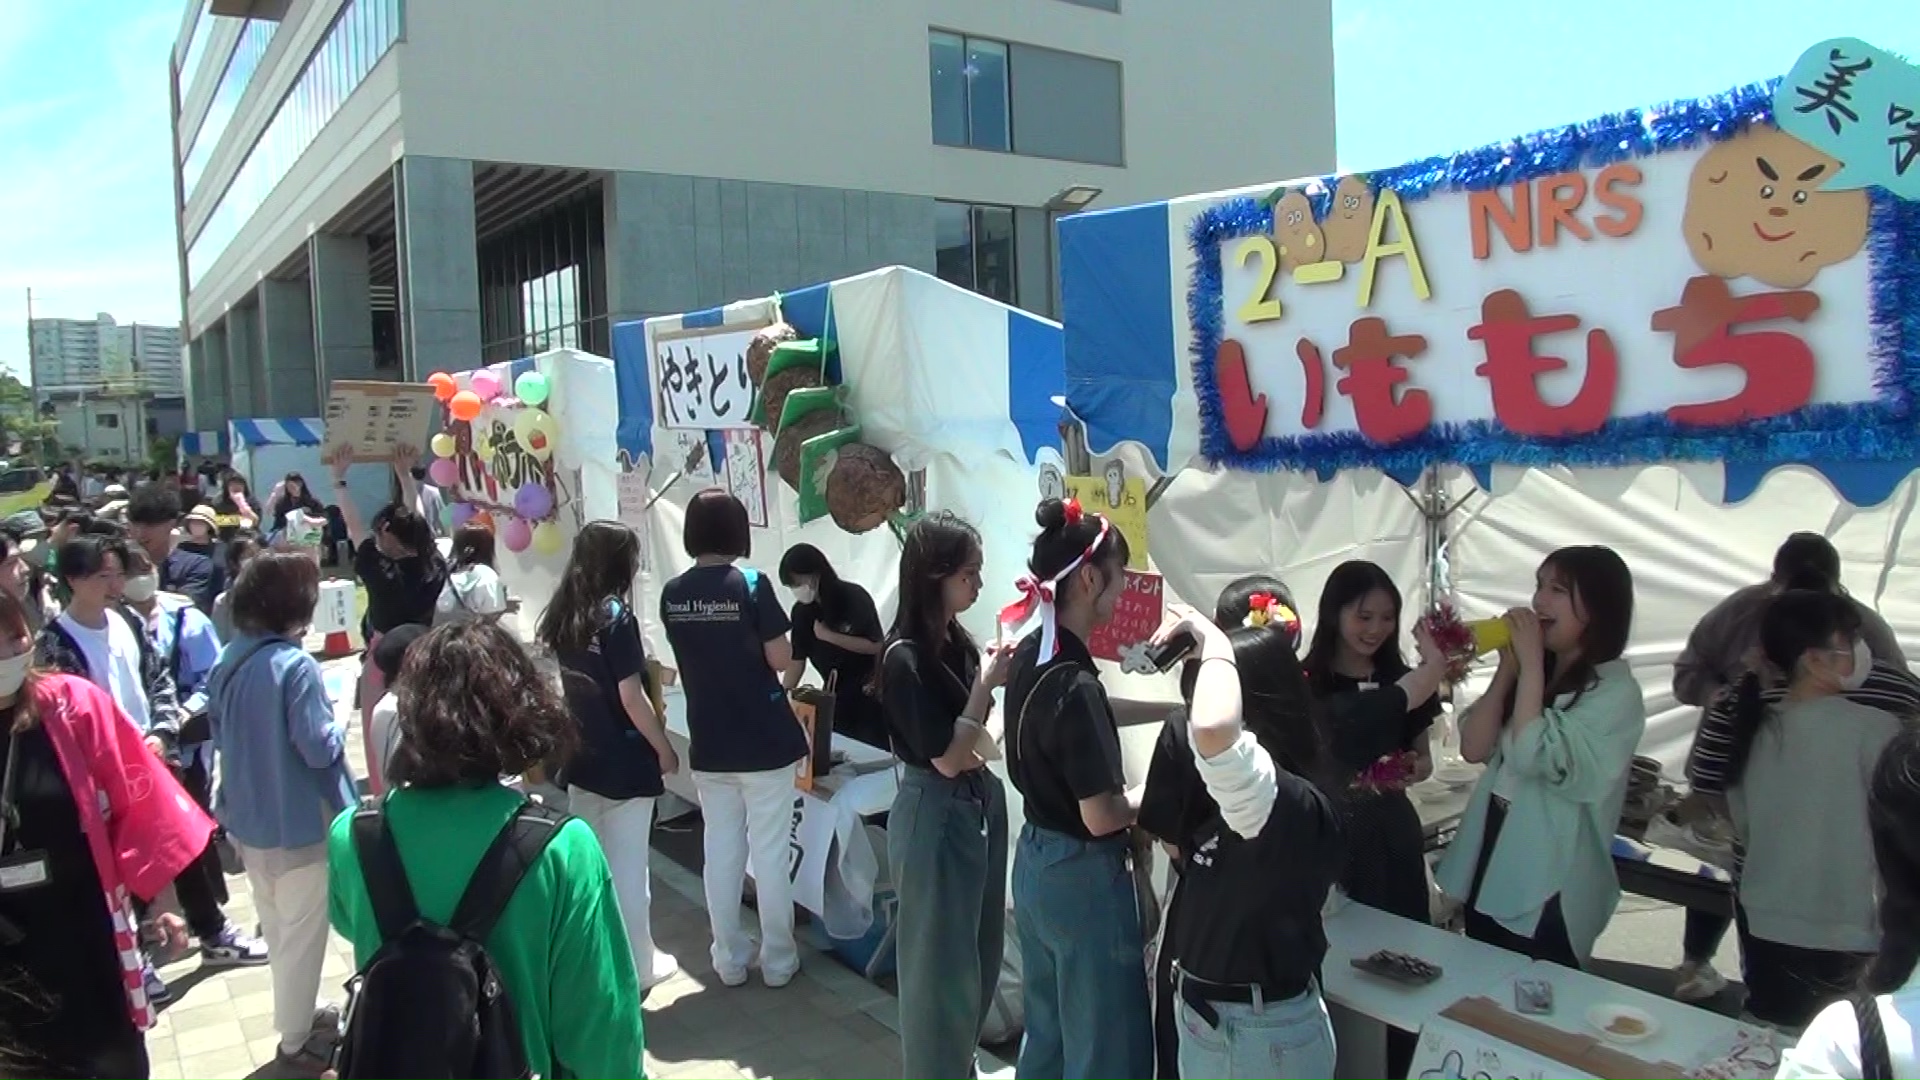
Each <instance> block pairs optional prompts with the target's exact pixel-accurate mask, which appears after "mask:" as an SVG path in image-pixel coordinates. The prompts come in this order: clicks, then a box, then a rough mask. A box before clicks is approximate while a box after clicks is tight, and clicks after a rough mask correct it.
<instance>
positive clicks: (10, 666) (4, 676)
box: [0, 649, 33, 697]
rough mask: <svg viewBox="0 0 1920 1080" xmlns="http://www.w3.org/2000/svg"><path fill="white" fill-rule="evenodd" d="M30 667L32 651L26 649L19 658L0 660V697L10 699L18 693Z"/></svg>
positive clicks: (12, 657) (11, 657) (31, 664)
mask: <svg viewBox="0 0 1920 1080" xmlns="http://www.w3.org/2000/svg"><path fill="white" fill-rule="evenodd" d="M32 666H33V650H32V649H28V650H27V651H26V652H23V653H21V654H20V655H19V656H10V657H8V658H7V659H5V660H0V697H11V696H12V695H14V694H17V693H19V692H20V686H21V684H22V683H24V682H26V681H27V669H28V668H30V667H32Z"/></svg>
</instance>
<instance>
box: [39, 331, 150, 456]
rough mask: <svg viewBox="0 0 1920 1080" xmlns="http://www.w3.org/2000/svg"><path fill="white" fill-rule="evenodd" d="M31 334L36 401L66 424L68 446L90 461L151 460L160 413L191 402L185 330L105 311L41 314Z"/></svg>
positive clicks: (62, 440)
mask: <svg viewBox="0 0 1920 1080" xmlns="http://www.w3.org/2000/svg"><path fill="white" fill-rule="evenodd" d="M27 333H28V341H29V360H30V366H31V372H32V376H33V393H34V401H35V402H36V403H37V404H38V406H39V408H40V411H41V413H42V415H45V416H49V417H52V418H54V419H57V420H58V421H59V422H60V432H59V437H60V443H61V445H62V446H63V447H69V448H72V449H73V450H75V451H78V452H79V453H81V454H83V455H84V456H86V457H89V458H105V459H112V460H125V461H137V460H140V459H142V458H144V457H145V456H146V453H147V445H148V441H149V439H150V438H151V437H152V436H154V435H156V434H159V433H160V432H158V431H157V430H155V427H154V425H155V422H156V418H158V417H161V416H165V415H167V414H169V413H177V412H178V411H179V409H180V403H181V402H182V401H183V399H184V395H185V386H184V379H183V378H182V375H181V370H180V369H181V350H180V328H179V327H178V326H150V325H147V324H144V323H124V324H123V323H119V322H116V321H115V320H114V318H113V316H111V315H107V314H104V313H103V314H101V315H99V316H97V317H95V318H92V319H34V320H33V321H32V324H31V325H30V326H29V327H28V332H27ZM169 426H179V425H177V424H176V425H169Z"/></svg>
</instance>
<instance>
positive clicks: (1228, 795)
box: [1193, 731, 1279, 840]
mask: <svg viewBox="0 0 1920 1080" xmlns="http://www.w3.org/2000/svg"><path fill="white" fill-rule="evenodd" d="M1193 764H1194V767H1195V768H1197V769H1198V770H1199V772H1200V779H1201V780H1202V781H1203V782H1205V783H1206V785H1207V794H1209V795H1212V796H1213V801H1214V802H1216V803H1219V804H1220V816H1221V817H1222V818H1224V819H1225V820H1226V823H1227V828H1229V829H1232V830H1233V831H1234V832H1235V833H1236V834H1237V835H1239V836H1240V837H1241V838H1242V839H1249V840H1250V839H1252V838H1253V837H1256V836H1258V835H1260V830H1261V829H1264V828H1266V827H1267V817H1268V816H1269V815H1271V814H1272V813H1273V800H1274V797H1275V795H1276V794H1277V793H1278V791H1279V785H1278V784H1277V783H1276V782H1275V780H1274V764H1273V758H1272V757H1270V756H1268V754H1267V751H1266V748H1265V747H1263V746H1261V745H1260V740H1258V739H1256V738H1254V737H1253V734H1252V733H1251V732H1247V731H1242V732H1241V733H1240V737H1239V738H1238V739H1236V740H1234V743H1233V745H1232V746H1229V747H1227V748H1226V749H1225V750H1222V751H1221V752H1220V753H1218V754H1215V755H1214V756H1213V757H1210V758H1208V757H1202V756H1200V754H1199V753H1197V752H1196V753H1195V754H1194V755H1193Z"/></svg>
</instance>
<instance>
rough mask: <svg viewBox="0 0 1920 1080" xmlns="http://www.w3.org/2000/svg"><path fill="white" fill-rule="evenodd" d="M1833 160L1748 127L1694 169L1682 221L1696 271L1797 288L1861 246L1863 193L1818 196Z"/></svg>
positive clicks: (1775, 133)
mask: <svg viewBox="0 0 1920 1080" xmlns="http://www.w3.org/2000/svg"><path fill="white" fill-rule="evenodd" d="M1839 171H1840V162H1839V161H1838V160H1836V159H1834V158H1833V157H1831V156H1829V155H1827V154H1826V153H1824V152H1822V151H1820V150H1817V149H1815V148H1813V147H1811V146H1808V145H1807V144H1806V143H1804V142H1801V141H1800V140H1799V139H1796V138H1794V137H1793V136H1792V135H1789V134H1787V133H1786V132H1784V131H1781V130H1779V129H1778V128H1772V127H1761V126H1755V127H1752V128H1749V129H1747V130H1746V131H1744V132H1742V133H1741V134H1739V135H1735V136H1734V137H1733V138H1731V139H1728V140H1727V141H1725V142H1723V143H1719V144H1718V145H1716V146H1714V147H1713V148H1712V149H1711V150H1708V151H1707V152H1706V153H1705V154H1703V155H1701V157H1700V161H1699V163H1698V164H1696V165H1695V166H1694V167H1693V177H1692V179H1691V180H1690V181H1688V184H1687V212H1686V216H1685V218H1684V219H1683V220H1682V222H1681V229H1682V231H1683V232H1685V234H1686V238H1687V250H1689V251H1691V252H1692V253H1693V261H1694V262H1696V263H1699V264H1700V269H1702V270H1705V271H1707V272H1708V273H1710V274H1718V275H1719V276H1721V277H1723V278H1735V277H1741V276H1746V277H1751V278H1755V279H1757V280H1759V281H1761V282H1764V283H1766V284H1768V285H1771V286H1773V287H1775V288H1778V289H1798V288H1800V287H1802V286H1804V285H1806V284H1807V283H1808V282H1810V281H1812V280H1813V278H1814V275H1816V274H1818V273H1819V272H1820V268H1821V267H1823V266H1832V265H1833V264H1835V263H1840V262H1845V261H1846V260H1848V259H1850V258H1852V257H1853V256H1854V255H1855V254H1857V253H1858V252H1859V251H1860V248H1861V245H1863V244H1865V243H1866V240H1867V193H1866V192H1865V191H1864V190H1853V191H1823V190H1821V187H1820V185H1822V184H1824V183H1826V182H1827V181H1828V180H1830V179H1832V178H1833V175H1834V174H1835V173H1837V172H1839Z"/></svg>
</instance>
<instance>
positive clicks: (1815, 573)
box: [1773, 532, 1847, 596]
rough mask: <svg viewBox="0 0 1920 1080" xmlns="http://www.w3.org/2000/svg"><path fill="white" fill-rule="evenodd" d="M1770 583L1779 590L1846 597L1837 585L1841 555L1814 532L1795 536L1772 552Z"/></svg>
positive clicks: (1840, 586) (1841, 587)
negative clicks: (1835, 594) (1800, 590)
mask: <svg viewBox="0 0 1920 1080" xmlns="http://www.w3.org/2000/svg"><path fill="white" fill-rule="evenodd" d="M1773 583H1774V584H1775V585H1778V586H1780V587H1781V588H1782V589H1817V590H1819V591H1820V592H1830V593H1838V594H1840V595H1841V596H1845V595H1846V594H1847V590H1846V588H1845V587H1843V586H1842V585H1841V584H1840V553H1839V552H1838V551H1835V550H1834V547H1833V541H1831V540H1828V539H1827V538H1826V537H1824V536H1821V535H1820V534H1819V533H1813V532H1797V533H1794V534H1793V535H1792V536H1789V537H1787V538H1786V540H1785V541H1783V542H1782V543H1781V544H1780V546H1779V547H1778V548H1777V549H1775V550H1774V553H1773Z"/></svg>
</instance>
